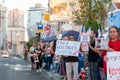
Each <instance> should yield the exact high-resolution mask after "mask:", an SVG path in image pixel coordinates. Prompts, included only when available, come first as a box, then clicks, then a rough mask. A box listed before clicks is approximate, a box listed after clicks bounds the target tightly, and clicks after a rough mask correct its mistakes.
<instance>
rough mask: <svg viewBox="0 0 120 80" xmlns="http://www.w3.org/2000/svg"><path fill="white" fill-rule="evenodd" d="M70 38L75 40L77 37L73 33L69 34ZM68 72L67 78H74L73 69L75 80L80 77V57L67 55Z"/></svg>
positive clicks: (69, 79) (68, 79) (70, 79)
mask: <svg viewBox="0 0 120 80" xmlns="http://www.w3.org/2000/svg"><path fill="white" fill-rule="evenodd" d="M68 40H70V41H75V38H74V36H73V35H72V34H70V35H69V36H68ZM65 60H66V73H67V80H72V76H71V75H72V71H73V80H77V79H78V57H76V56H67V57H66V59H65Z"/></svg>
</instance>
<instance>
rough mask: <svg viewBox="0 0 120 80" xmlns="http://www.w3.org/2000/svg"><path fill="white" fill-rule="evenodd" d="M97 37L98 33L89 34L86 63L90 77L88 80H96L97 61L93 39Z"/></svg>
mask: <svg viewBox="0 0 120 80" xmlns="http://www.w3.org/2000/svg"><path fill="white" fill-rule="evenodd" d="M97 36H98V32H97V31H95V30H93V31H91V34H90V38H91V40H90V43H89V44H88V45H89V51H88V62H89V67H90V75H89V80H97V60H98V53H97V51H96V49H95V39H96V37H97Z"/></svg>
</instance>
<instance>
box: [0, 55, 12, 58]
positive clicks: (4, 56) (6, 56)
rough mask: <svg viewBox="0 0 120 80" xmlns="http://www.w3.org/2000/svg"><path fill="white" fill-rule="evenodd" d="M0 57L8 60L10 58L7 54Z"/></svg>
mask: <svg viewBox="0 0 120 80" xmlns="http://www.w3.org/2000/svg"><path fill="white" fill-rule="evenodd" d="M1 57H2V58H9V57H10V56H9V54H2V55H1Z"/></svg>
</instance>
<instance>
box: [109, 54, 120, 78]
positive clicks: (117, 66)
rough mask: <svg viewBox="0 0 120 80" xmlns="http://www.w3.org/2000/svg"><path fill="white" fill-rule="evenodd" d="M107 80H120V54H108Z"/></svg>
mask: <svg viewBox="0 0 120 80" xmlns="http://www.w3.org/2000/svg"><path fill="white" fill-rule="evenodd" d="M107 80H120V52H107Z"/></svg>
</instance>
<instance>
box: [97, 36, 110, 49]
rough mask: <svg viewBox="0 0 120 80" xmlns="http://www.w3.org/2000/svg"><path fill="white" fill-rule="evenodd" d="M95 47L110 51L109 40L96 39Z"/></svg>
mask: <svg viewBox="0 0 120 80" xmlns="http://www.w3.org/2000/svg"><path fill="white" fill-rule="evenodd" d="M95 46H96V48H99V49H103V50H104V49H108V39H106V38H96V39H95Z"/></svg>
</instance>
